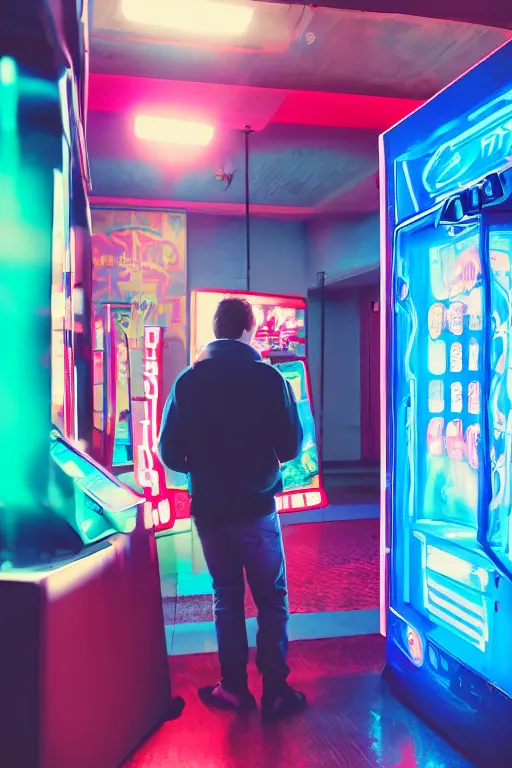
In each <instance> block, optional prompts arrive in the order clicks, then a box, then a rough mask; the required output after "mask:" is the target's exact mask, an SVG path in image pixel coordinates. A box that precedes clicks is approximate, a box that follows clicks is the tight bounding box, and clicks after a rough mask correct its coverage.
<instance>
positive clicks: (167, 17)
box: [123, 0, 254, 37]
mask: <svg viewBox="0 0 512 768" xmlns="http://www.w3.org/2000/svg"><path fill="white" fill-rule="evenodd" d="M123 14H124V16H125V17H126V18H127V19H128V20H129V21H135V22H138V23H139V24H146V25H154V26H158V27H168V28H169V29H175V30H177V31H179V32H192V33H195V34H198V35H208V36H209V37H211V36H216V37H226V36H229V37H237V36H239V35H243V34H244V33H245V32H247V30H248V28H249V25H250V23H251V20H252V17H253V15H254V8H252V7H251V6H250V5H245V4H244V5H239V4H233V3H228V2H218V3H217V2H215V1H214V0H123Z"/></svg>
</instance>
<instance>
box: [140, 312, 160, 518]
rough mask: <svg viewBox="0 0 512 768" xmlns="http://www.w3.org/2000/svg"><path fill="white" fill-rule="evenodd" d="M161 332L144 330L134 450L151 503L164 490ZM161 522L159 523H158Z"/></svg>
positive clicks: (158, 498) (158, 329) (141, 480)
mask: <svg viewBox="0 0 512 768" xmlns="http://www.w3.org/2000/svg"><path fill="white" fill-rule="evenodd" d="M161 344H162V329H161V328H154V327H145V328H144V367H143V373H142V376H143V383H144V402H143V406H144V409H143V418H142V419H141V420H140V428H141V442H140V444H139V446H138V447H137V451H138V458H139V462H138V465H139V466H138V479H139V484H140V485H141V486H142V488H144V489H145V490H147V491H148V492H149V493H150V495H151V497H152V498H153V499H154V500H160V497H161V495H162V491H163V490H164V489H165V473H164V471H163V468H162V465H161V463H160V461H159V459H158V453H157V447H158V429H159V423H158V422H159V413H158V406H159V398H160V374H161V366H160V352H161ZM162 522H163V521H162Z"/></svg>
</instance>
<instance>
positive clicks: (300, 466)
mask: <svg viewBox="0 0 512 768" xmlns="http://www.w3.org/2000/svg"><path fill="white" fill-rule="evenodd" d="M276 368H277V369H278V370H279V371H280V372H281V373H282V375H283V376H284V378H285V379H286V380H287V381H288V382H289V384H290V386H291V388H292V390H293V394H294V396H295V400H296V401H297V409H298V411H299V418H300V422H301V425H302V431H303V433H304V437H303V440H302V449H301V452H300V454H299V455H298V456H297V458H296V459H294V460H293V461H288V462H286V464H284V465H283V490H285V491H291V490H298V489H300V488H318V487H319V484H320V483H319V475H318V450H317V446H316V438H315V420H314V418H313V412H312V410H311V401H310V399H309V392H308V386H307V379H306V368H305V365H304V363H303V362H302V360H294V361H290V362H286V363H278V364H277V365H276Z"/></svg>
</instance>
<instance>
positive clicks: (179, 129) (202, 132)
mask: <svg viewBox="0 0 512 768" xmlns="http://www.w3.org/2000/svg"><path fill="white" fill-rule="evenodd" d="M213 134H214V128H213V126H211V125H206V124H204V123H191V122H188V121H186V120H173V119H172V118H168V117H151V116H149V115H137V116H136V118H135V135H136V136H137V138H138V139H145V140H146V141H160V142H164V143H166V144H181V145H187V146H201V147H205V146H206V145H207V144H209V143H210V141H211V140H212V139H213Z"/></svg>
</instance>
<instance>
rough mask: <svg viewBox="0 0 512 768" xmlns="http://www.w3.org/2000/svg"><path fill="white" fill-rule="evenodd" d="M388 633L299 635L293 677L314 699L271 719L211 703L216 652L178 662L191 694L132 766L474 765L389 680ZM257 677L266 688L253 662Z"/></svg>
mask: <svg viewBox="0 0 512 768" xmlns="http://www.w3.org/2000/svg"><path fill="white" fill-rule="evenodd" d="M383 662H384V641H383V639H382V638H381V637H379V636H369V637H348V638H340V639H335V640H315V641H301V642H296V643H291V645H290V664H291V667H292V670H293V671H292V679H291V682H293V683H294V684H295V685H296V686H297V687H298V688H300V689H301V690H304V692H305V693H306V694H307V696H308V698H309V699H310V701H311V707H310V709H309V710H308V711H307V712H306V713H304V714H303V715H301V716H300V717H299V718H297V719H294V720H290V721H289V722H285V723H281V724H280V725H274V726H266V727H263V726H262V725H261V722H260V718H259V715H258V713H252V714H250V715H248V716H237V715H236V714H235V713H226V712H211V711H209V710H207V709H206V708H205V707H204V706H203V705H202V704H201V703H200V702H199V700H198V698H197V694H196V690H197V688H198V687H199V686H201V685H204V684H207V683H209V682H212V681H215V679H216V678H217V675H218V669H217V659H216V656H215V655H214V654H203V655H197V656H182V657H179V658H173V659H172V663H171V669H172V679H173V683H174V686H173V692H174V694H175V695H182V696H184V697H185V699H186V708H185V711H184V714H183V715H182V717H181V719H180V720H176V721H174V722H171V723H167V724H166V725H164V726H163V727H162V728H161V729H160V730H159V731H158V732H157V733H156V734H155V735H154V736H152V737H151V738H150V740H149V741H148V742H147V744H145V745H144V746H143V747H142V748H141V749H140V750H139V751H138V752H137V753H136V754H135V755H134V756H133V757H132V759H131V760H130V761H129V762H128V763H127V764H126V765H125V768H170V767H171V766H184V768H185V767H186V768H238V767H239V768H284V766H293V768H311V767H312V766H315V768H316V766H318V768H427V766H429V767H430V766H435V768H470V766H469V764H468V763H467V762H466V761H465V760H464V759H463V758H462V757H460V756H459V755H458V754H457V753H456V752H454V751H453V750H452V749H451V748H450V747H449V746H448V745H447V744H446V743H445V742H444V741H443V740H442V739H441V738H440V737H439V736H437V734H435V733H433V732H432V731H430V730H429V729H428V728H427V726H426V725H424V724H423V723H422V722H421V721H420V720H418V718H416V717H415V716H414V715H413V714H412V713H411V712H409V711H408V710H407V709H405V707H403V706H402V705H401V704H399V703H398V702H397V701H396V700H395V699H394V698H393V697H392V696H391V695H390V694H389V692H388V691H387V689H386V688H385V687H384V686H383V685H382V683H381V680H380V674H379V673H380V669H381V667H382V664H383ZM250 683H251V687H252V688H253V690H254V692H255V694H257V695H259V693H260V681H259V678H258V676H257V674H256V671H255V669H254V666H253V665H252V664H251V669H250Z"/></svg>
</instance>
